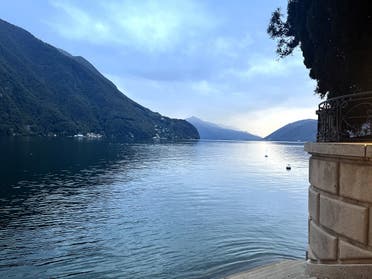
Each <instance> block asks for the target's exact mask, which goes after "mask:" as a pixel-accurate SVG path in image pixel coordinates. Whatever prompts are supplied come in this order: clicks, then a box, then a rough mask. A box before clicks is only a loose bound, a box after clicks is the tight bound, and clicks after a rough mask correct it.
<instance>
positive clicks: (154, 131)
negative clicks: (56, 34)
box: [0, 20, 199, 141]
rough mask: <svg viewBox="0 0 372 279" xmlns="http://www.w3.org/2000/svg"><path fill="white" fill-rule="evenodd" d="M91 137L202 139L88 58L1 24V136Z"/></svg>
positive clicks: (186, 124)
mask: <svg viewBox="0 0 372 279" xmlns="http://www.w3.org/2000/svg"><path fill="white" fill-rule="evenodd" d="M90 132H91V133H99V134H102V135H105V136H107V137H115V138H121V139H125V140H131V141H134V140H146V139H152V138H166V139H195V138H199V135H198V132H197V130H196V129H195V127H193V126H192V125H191V124H189V123H188V122H187V121H185V120H177V119H170V118H168V117H165V116H162V115H160V114H159V113H155V112H152V111H150V110H149V109H147V108H145V107H143V106H141V105H139V104H137V103H136V102H134V101H132V100H131V99H129V98H128V97H126V96H125V95H124V94H123V93H121V92H120V91H119V90H118V89H117V88H116V86H115V85H114V84H113V83H112V82H111V81H109V80H108V79H107V78H105V77H104V76H103V75H102V74H100V72H99V71H98V70H97V69H96V68H95V67H94V66H93V65H92V64H90V63H89V62H88V61H87V60H85V59H84V58H83V57H80V56H72V55H71V54H69V53H67V52H65V51H63V50H59V49H57V48H55V47H53V46H51V45H49V44H47V43H44V42H42V41H40V40H39V39H37V38H35V37H34V36H33V35H32V34H30V33H29V32H27V31H25V30H23V29H21V28H19V27H17V26H14V25H12V24H9V23H7V22H5V21H3V20H0V135H43V136H45V135H51V134H56V135H61V136H70V135H74V134H77V133H82V134H86V133H90Z"/></svg>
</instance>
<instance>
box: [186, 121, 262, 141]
mask: <svg viewBox="0 0 372 279" xmlns="http://www.w3.org/2000/svg"><path fill="white" fill-rule="evenodd" d="M186 121H188V122H189V123H191V124H192V125H194V126H195V127H196V129H197V130H198V132H199V135H200V138H201V139H211V140H261V138H260V137H258V136H255V135H252V134H250V133H247V132H243V131H237V130H232V129H226V128H223V127H221V126H218V125H216V124H214V123H210V122H206V121H203V120H201V119H199V118H197V117H194V116H192V117H190V118H187V119H186Z"/></svg>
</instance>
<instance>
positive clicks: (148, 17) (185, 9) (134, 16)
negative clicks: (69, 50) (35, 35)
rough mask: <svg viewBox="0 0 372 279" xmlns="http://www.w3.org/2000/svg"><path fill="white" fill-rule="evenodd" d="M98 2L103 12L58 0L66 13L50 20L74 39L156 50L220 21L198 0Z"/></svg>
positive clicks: (161, 49) (61, 9)
mask: <svg viewBox="0 0 372 279" xmlns="http://www.w3.org/2000/svg"><path fill="white" fill-rule="evenodd" d="M93 2H94V1H93ZM95 3H96V5H100V9H99V12H97V11H89V12H88V11H86V10H85V9H84V8H83V7H80V6H79V4H78V2H69V1H60V0H54V1H52V2H51V4H52V6H53V7H55V8H56V9H57V10H59V11H61V12H62V13H63V14H62V15H60V17H59V18H57V19H53V20H51V21H50V22H49V24H50V25H51V26H52V27H53V28H54V29H55V30H56V31H57V32H59V33H60V34H61V35H62V36H64V37H67V38H70V39H75V40H85V41H88V42H90V43H94V44H107V43H112V44H118V45H122V46H129V47H135V48H137V49H139V50H143V51H154V52H158V51H167V50H169V49H170V48H174V47H176V46H178V45H179V44H180V43H181V41H182V40H184V39H185V38H189V39H192V38H193V37H195V36H199V35H200V33H202V32H203V31H205V30H209V29H210V28H214V27H215V25H216V24H217V21H216V19H214V18H213V17H212V16H210V15H209V14H208V13H207V12H206V11H205V10H204V8H203V6H202V5H201V4H200V3H199V2H197V1H191V0H178V1H166V0H164V1H151V0H145V1H131V0H126V1H121V2H114V1H105V2H99V3H97V2H95ZM66 16H67V17H68V19H66V18H65V17H66Z"/></svg>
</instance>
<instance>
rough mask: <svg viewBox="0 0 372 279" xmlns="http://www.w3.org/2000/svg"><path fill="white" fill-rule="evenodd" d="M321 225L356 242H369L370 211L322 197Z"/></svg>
mask: <svg viewBox="0 0 372 279" xmlns="http://www.w3.org/2000/svg"><path fill="white" fill-rule="evenodd" d="M319 216H320V218H319V219H320V224H322V225H323V226H325V227H327V228H329V229H331V230H333V231H335V232H336V233H339V234H342V235H344V236H346V237H349V238H351V239H354V240H356V241H359V242H362V243H366V242H367V221H368V220H367V218H368V209H367V208H366V207H363V206H359V205H354V204H350V203H347V202H343V201H339V200H336V199H332V198H328V197H325V196H323V195H321V196H320V210H319Z"/></svg>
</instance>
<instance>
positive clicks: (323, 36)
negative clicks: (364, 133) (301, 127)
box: [267, 0, 372, 98]
mask: <svg viewBox="0 0 372 279" xmlns="http://www.w3.org/2000/svg"><path fill="white" fill-rule="evenodd" d="M267 32H268V33H269V35H270V36H271V38H273V39H276V40H277V42H278V45H277V50H276V51H277V53H278V55H279V56H280V57H281V58H282V57H285V56H288V55H290V54H291V53H292V52H293V50H294V49H295V48H296V47H297V46H299V47H300V48H301V50H302V54H303V57H304V64H305V66H306V67H307V68H308V69H310V77H311V78H312V79H315V80H316V81H317V88H316V90H315V91H316V93H318V94H320V96H321V97H322V98H323V97H328V98H332V97H336V96H342V95H346V94H353V93H357V92H360V91H368V90H372V1H370V0H357V1H355V0H354V1H352V0H289V1H288V6H287V17H286V18H285V19H284V17H283V14H282V13H281V11H280V9H277V10H276V11H274V13H273V14H272V17H271V21H270V24H269V27H268V29H267Z"/></svg>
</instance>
